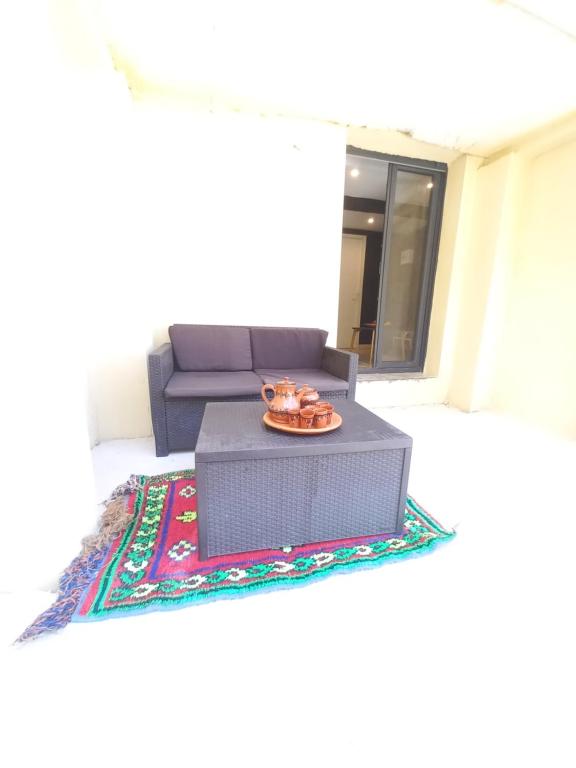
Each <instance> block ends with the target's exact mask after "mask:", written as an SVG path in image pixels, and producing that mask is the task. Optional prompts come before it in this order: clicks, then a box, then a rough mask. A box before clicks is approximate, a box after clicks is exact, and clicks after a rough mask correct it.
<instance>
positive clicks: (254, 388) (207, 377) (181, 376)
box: [164, 371, 262, 398]
mask: <svg viewBox="0 0 576 768" xmlns="http://www.w3.org/2000/svg"><path fill="white" fill-rule="evenodd" d="M261 389H262V380H261V379H260V377H259V376H257V375H256V374H255V373H253V371H175V372H174V373H173V374H172V376H171V377H170V379H169V381H168V384H167V385H166V389H165V390H164V394H165V395H166V397H169V398H176V397H240V396H242V395H258V394H259V393H260V390H261Z"/></svg>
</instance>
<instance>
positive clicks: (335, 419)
mask: <svg viewBox="0 0 576 768" xmlns="http://www.w3.org/2000/svg"><path fill="white" fill-rule="evenodd" d="M262 420H263V421H264V424H266V425H267V426H268V427H272V429H278V430H279V431H280V432H291V433H292V434H293V435H321V434H322V433H323V432H332V430H333V429H338V427H339V426H340V425H341V424H342V416H340V415H339V414H338V413H336V411H334V412H333V414H332V422H331V424H329V425H328V426H327V427H321V428H320V429H314V427H312V429H302V428H301V427H291V426H290V425H289V424H281V423H280V422H279V421H274V419H273V418H272V416H271V415H270V411H266V413H265V414H264V416H263V417H262Z"/></svg>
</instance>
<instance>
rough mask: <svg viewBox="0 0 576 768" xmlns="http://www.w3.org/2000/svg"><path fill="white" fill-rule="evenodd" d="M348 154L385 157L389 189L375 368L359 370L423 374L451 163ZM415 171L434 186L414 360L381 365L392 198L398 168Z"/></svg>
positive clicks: (361, 152) (354, 151)
mask: <svg viewBox="0 0 576 768" xmlns="http://www.w3.org/2000/svg"><path fill="white" fill-rule="evenodd" d="M346 155H347V156H349V155H350V156H360V157H371V158H375V159H377V160H382V161H385V162H387V163H389V165H388V173H389V177H388V190H387V195H386V216H385V220H384V232H383V238H382V259H381V267H380V285H379V293H378V313H377V318H376V329H375V334H376V338H375V344H374V360H373V364H372V367H370V368H367V367H366V368H365V367H362V368H359V369H358V373H359V374H364V373H381V374H386V373H423V371H424V366H425V363H426V354H427V351H428V339H429V333H430V317H431V314H432V300H433V296H434V284H435V281H436V271H437V266H438V251H439V247H440V234H441V231H442V218H443V212H444V198H445V193H446V180H447V175H448V165H447V164H446V163H441V162H437V161H434V160H421V159H417V158H411V157H403V156H400V155H389V154H386V153H383V152H375V151H372V150H366V149H360V148H359V147H354V146H352V145H347V146H346ZM399 170H401V171H406V172H413V173H422V172H426V173H428V174H429V175H430V176H432V177H433V180H434V187H433V193H432V197H431V202H430V217H429V222H428V233H427V239H426V250H425V259H424V267H423V276H422V285H421V290H420V297H419V303H418V319H417V324H416V332H415V337H414V344H413V349H414V355H413V359H411V360H408V361H404V360H398V361H389V362H383V363H380V365H378V364H377V363H378V360H379V359H380V351H381V345H382V338H381V334H380V325H381V317H382V313H383V312H384V296H385V295H386V292H385V289H386V277H387V271H388V270H387V266H388V265H387V261H386V258H385V257H386V254H387V252H388V249H389V244H390V237H391V228H390V223H391V216H389V213H390V206H389V201H390V200H394V191H395V184H396V175H397V173H398V171H399Z"/></svg>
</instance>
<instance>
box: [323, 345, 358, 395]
mask: <svg viewBox="0 0 576 768" xmlns="http://www.w3.org/2000/svg"><path fill="white" fill-rule="evenodd" d="M322 368H323V369H324V370H325V371H327V372H328V373H331V374H332V376H337V377H338V378H339V379H344V380H345V381H347V382H348V399H349V400H354V399H355V397H356V376H357V373H358V355H357V354H356V352H343V351H342V350H341V349H334V347H324V354H323V355H322Z"/></svg>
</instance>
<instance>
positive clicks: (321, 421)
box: [314, 407, 328, 429]
mask: <svg viewBox="0 0 576 768" xmlns="http://www.w3.org/2000/svg"><path fill="white" fill-rule="evenodd" d="M327 426H328V409H327V408H319V407H316V408H314V428H315V429H323V428H324V427H327Z"/></svg>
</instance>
